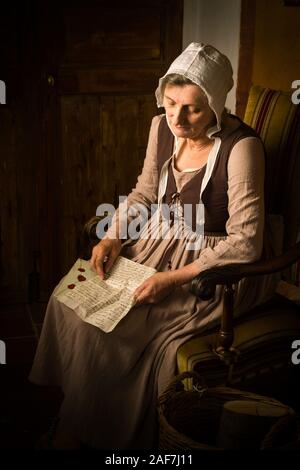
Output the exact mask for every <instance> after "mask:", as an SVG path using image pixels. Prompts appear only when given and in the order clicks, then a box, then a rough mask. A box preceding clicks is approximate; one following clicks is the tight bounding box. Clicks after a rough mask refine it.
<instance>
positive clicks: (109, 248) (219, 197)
mask: <svg viewBox="0 0 300 470" xmlns="http://www.w3.org/2000/svg"><path fill="white" fill-rule="evenodd" d="M232 86H233V80H232V67H231V64H230V62H229V60H228V59H227V57H225V56H224V55H223V54H221V53H220V52H219V51H218V50H216V49H215V48H214V47H212V46H208V45H203V44H198V43H192V44H190V45H189V46H188V47H187V49H185V50H184V51H183V52H182V54H181V55H180V56H179V57H178V58H177V59H176V60H175V61H174V62H173V63H172V65H171V66H170V68H169V70H168V71H167V73H166V74H165V76H164V77H162V78H161V79H160V81H159V86H158V88H157V90H156V97H157V104H158V106H159V107H161V106H163V107H164V108H165V111H166V114H162V115H159V116H156V117H154V118H153V121H152V125H151V129H150V135H149V141H148V147H147V153H146V157H145V161H144V167H143V170H142V173H141V175H140V176H139V177H138V181H137V184H136V187H135V189H133V191H132V192H131V193H130V194H129V196H128V199H127V204H128V206H129V207H131V206H133V205H134V204H137V203H139V204H142V205H143V206H144V207H146V209H147V211H148V212H149V213H150V207H151V204H156V203H158V207H159V208H161V207H162V205H163V204H167V205H168V207H170V209H171V212H170V213H171V214H172V216H173V218H172V220H171V222H170V223H169V224H168V225H167V232H166V231H165V232H164V236H162V234H161V232H160V231H159V229H160V228H161V227H162V226H163V224H164V223H165V218H164V217H162V213H161V210H160V209H159V210H158V211H157V212H156V213H154V214H152V213H151V215H150V216H149V219H148V221H147V223H145V224H144V226H143V228H142V232H141V233H142V234H143V236H140V237H139V238H137V239H135V238H134V237H132V238H130V237H129V238H127V239H126V240H124V239H120V238H118V234H119V233H120V232H119V230H118V229H120V228H121V225H122V224H123V223H127V218H126V216H124V211H123V210H122V207H121V206H120V207H119V210H118V211H117V213H116V215H115V217H114V219H113V224H112V226H111V227H110V228H109V230H108V232H107V233H106V235H105V236H104V238H103V239H102V240H101V241H100V242H99V243H98V244H97V245H96V246H95V247H94V249H93V253H92V257H91V260H90V262H91V265H92V267H93V268H94V269H95V270H96V271H97V272H98V274H99V276H100V277H102V278H103V276H104V261H105V260H107V261H106V265H105V270H106V271H109V270H110V268H111V267H112V266H113V264H114V262H115V260H116V258H117V257H118V255H120V254H121V255H122V256H125V257H127V258H129V259H131V260H133V261H136V262H138V263H141V264H145V265H147V266H151V267H154V268H155V269H156V270H157V271H158V272H157V273H155V274H154V275H152V276H151V277H149V278H148V279H147V280H146V281H144V282H143V283H142V284H141V285H140V286H139V287H138V288H137V290H136V291H135V294H134V295H135V298H136V302H137V303H136V305H135V306H134V307H133V308H131V310H130V311H129V313H128V314H127V315H126V316H125V317H124V318H123V319H122V321H121V322H120V323H119V324H118V325H117V326H116V328H115V329H114V330H113V331H112V332H110V333H104V332H103V331H101V330H100V329H98V328H97V327H95V326H93V325H90V324H88V323H85V322H83V321H82V320H81V319H80V318H79V317H78V316H77V315H76V314H75V313H74V311H73V310H71V309H69V308H68V307H66V306H65V305H63V304H61V303H60V302H59V301H58V300H57V299H56V298H55V297H54V296H53V295H52V296H51V298H50V300H49V304H48V308H47V313H46V317H45V321H44V325H43V330H42V333H41V338H40V342H39V346H38V349H37V353H36V357H35V361H34V364H33V368H32V371H31V375H30V380H32V381H33V382H35V383H38V384H52V385H59V386H60V387H61V388H62V390H63V392H64V400H63V403H62V406H61V409H60V414H59V423H58V426H57V429H56V434H55V437H54V441H53V444H54V447H57V448H59V447H60V448H63V447H64V448H73V447H74V448H75V447H76V446H77V445H79V443H80V442H82V443H85V444H88V445H90V446H91V447H95V448H103V449H108V448H111V449H112V448H115V449H116V448H117V449H130V448H131V449H138V448H144V449H147V448H148V449H149V448H151V447H154V446H155V445H156V438H157V416H156V405H157V397H158V395H159V394H160V393H161V391H162V390H163V389H164V387H165V386H166V385H167V384H168V383H169V381H170V380H171V379H172V376H173V374H174V373H175V368H176V350H177V348H178V346H179V345H180V344H181V343H182V342H184V341H186V340H187V339H189V338H190V337H191V336H192V335H195V334H197V333H200V332H203V331H204V330H205V329H206V328H207V327H208V326H211V325H213V324H215V323H216V322H217V321H218V319H219V318H220V314H221V288H220V289H218V290H217V292H216V295H215V297H214V299H213V300H210V301H202V300H200V299H198V298H196V297H195V296H194V295H192V294H191V293H190V292H189V282H190V281H191V280H192V279H193V278H194V277H195V276H197V275H198V274H199V273H200V272H201V271H202V270H204V269H207V268H209V267H212V266H216V265H221V264H225V263H235V262H245V263H246V262H252V261H255V260H257V259H259V258H260V256H261V253H262V247H263V232H264V197H263V194H264V150H263V146H262V143H261V141H260V139H259V138H258V137H257V135H256V134H255V132H254V131H253V130H252V129H251V128H249V127H248V126H247V125H246V124H244V123H243V122H242V121H241V120H240V119H238V118H237V117H236V116H234V115H231V114H228V113H227V111H226V110H225V108H224V105H225V100H226V95H227V93H228V91H229V90H230V89H231V87H232ZM184 204H190V205H191V206H192V209H193V210H192V217H191V219H192V220H191V222H192V224H191V225H192V228H191V226H188V225H187V224H186V223H185V222H183V223H181V224H178V223H174V220H175V219H176V221H177V222H178V221H181V222H182V220H183V215H184V214H183V207H184ZM197 208H198V209H199V208H200V210H198V209H197ZM201 208H202V209H201ZM157 214H159V216H158V217H157ZM195 227H200V228H202V229H203V230H204V232H203V233H202V234H201V230H200V231H199V230H195ZM179 228H180V235H179V236H178V233H179V232H178V230H179ZM164 230H165V228H164ZM166 235H167V236H166ZM199 240H200V242H199ZM244 293H245V286H244V285H243V283H240V285H239V289H238V290H237V296H236V304H237V306H238V307H239V311H242V310H243V309H246V308H249V307H250V306H253V305H254V304H255V303H257V302H259V300H260V293H259V290H258V287H257V288H253V289H252V290H251V292H250V294H249V291H248V294H247V296H245V295H244Z"/></svg>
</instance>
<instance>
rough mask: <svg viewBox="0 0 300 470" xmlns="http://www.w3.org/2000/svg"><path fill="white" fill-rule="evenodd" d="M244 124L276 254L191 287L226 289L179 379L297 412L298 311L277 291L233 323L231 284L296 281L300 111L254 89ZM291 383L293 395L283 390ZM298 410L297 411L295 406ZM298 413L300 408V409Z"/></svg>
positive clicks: (182, 362) (85, 243)
mask: <svg viewBox="0 0 300 470" xmlns="http://www.w3.org/2000/svg"><path fill="white" fill-rule="evenodd" d="M244 120H245V122H246V123H248V124H249V125H250V126H252V127H253V128H254V129H255V130H256V131H257V132H258V134H259V135H260V136H261V138H262V140H263V142H264V145H265V148H266V153H267V165H266V166H267V171H266V173H267V175H268V177H267V182H266V187H267V212H268V213H269V214H272V215H273V217H274V216H275V218H277V219H278V220H282V221H283V225H282V227H283V230H279V229H277V230H275V232H274V235H275V238H277V242H276V243H275V245H277V252H278V256H275V257H274V258H273V259H268V260H266V261H260V262H256V263H253V264H235V265H233V264H231V265H227V266H222V267H218V268H214V269H210V270H207V271H205V272H203V273H201V275H199V276H198V277H197V278H195V279H194V280H193V282H192V283H191V292H192V293H194V294H195V295H197V296H199V297H200V298H201V299H209V298H211V297H212V296H213V295H214V292H215V288H216V285H223V286H224V311H223V315H222V318H221V327H220V328H214V329H212V330H211V331H207V332H206V333H205V334H202V335H199V336H195V337H193V338H192V339H191V340H189V341H187V342H186V343H185V344H183V345H182V346H181V347H180V348H179V349H178V351H177V369H178V373H181V372H184V371H190V370H194V371H196V372H199V373H200V374H201V375H204V376H205V379H206V383H207V384H208V385H218V384H222V383H226V384H230V385H231V386H235V387H237V388H240V389H245V390H249V391H254V392H256V393H262V394H266V395H269V396H273V397H275V398H278V399H280V400H282V401H285V402H287V403H288V404H290V406H292V407H296V408H297V403H298V402H297V400H298V394H299V386H298V387H297V378H299V376H300V365H299V366H298V369H297V366H295V365H293V364H292V362H291V356H292V353H293V350H292V347H291V345H292V342H293V341H294V340H296V339H300V309H299V306H297V305H296V304H295V303H293V302H291V301H290V300H288V299H286V298H284V297H283V296H281V295H279V294H278V293H276V294H275V295H274V296H273V298H270V299H269V300H268V301H267V302H265V303H264V304H262V305H259V306H257V307H256V308H254V309H252V310H251V311H249V312H246V313H245V314H244V315H242V316H241V317H238V318H235V315H234V314H235V312H234V311H233V305H234V286H235V285H236V283H237V282H238V281H240V280H241V279H243V278H247V277H251V276H257V275H267V274H270V273H275V272H280V273H283V276H284V277H285V278H286V279H288V280H290V279H291V269H288V270H287V268H290V267H291V266H293V265H294V263H295V262H296V261H297V260H299V259H300V242H298V243H296V239H297V235H298V230H299V222H300V211H299V209H298V207H297V206H298V201H299V200H300V178H299V176H300V106H298V107H297V106H295V105H293V103H292V101H291V95H290V94H289V93H285V92H281V91H274V90H268V89H264V88H261V87H258V86H253V87H252V88H251V90H250V94H249V99H248V104H247V109H246V113H245V117H244ZM98 221H99V217H93V218H92V219H91V220H89V221H88V223H87V224H86V226H85V228H84V232H83V239H82V243H81V246H82V247H83V251H82V253H81V256H82V257H83V258H85V259H88V258H89V257H90V254H91V249H92V247H93V245H94V244H95V243H97V242H98V241H99V240H98V239H97V236H96V232H95V230H96V225H97V222H98ZM296 372H298V373H296ZM287 385H289V387H290V388H289V390H286V387H287ZM295 405H296V406H295ZM298 407H299V405H298Z"/></svg>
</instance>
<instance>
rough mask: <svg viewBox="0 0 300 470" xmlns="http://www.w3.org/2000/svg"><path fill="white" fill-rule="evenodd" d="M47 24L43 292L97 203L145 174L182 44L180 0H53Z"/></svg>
mask: <svg viewBox="0 0 300 470" xmlns="http://www.w3.org/2000/svg"><path fill="white" fill-rule="evenodd" d="M39 14H40V16H41V18H42V21H41V24H42V25H43V34H42V38H43V39H42V44H43V45H44V46H43V49H44V50H45V55H44V56H43V59H42V60H43V67H42V77H43V83H44V85H43V87H44V91H43V99H44V102H43V106H42V108H43V113H42V123H43V126H44V127H43V130H42V134H43V141H42V151H41V159H40V171H39V174H40V175H41V179H40V181H41V184H40V188H39V197H38V204H39V208H38V213H39V214H40V219H39V229H40V236H39V240H40V252H41V259H40V270H41V274H42V285H43V288H44V290H47V289H48V290H49V289H50V290H51V289H52V287H53V285H54V284H55V283H56V282H57V281H58V280H59V279H60V277H61V276H62V275H63V274H65V273H66V272H67V271H68V270H69V269H70V267H71V265H72V264H73V263H74V261H75V260H76V258H77V256H78V244H79V239H80V233H81V230H82V227H83V225H84V223H85V222H86V221H87V220H88V219H89V218H90V217H91V216H93V215H95V213H96V209H97V206H98V205H99V204H100V203H102V202H106V203H112V204H114V206H115V207H116V206H117V203H118V197H119V195H125V194H128V193H129V192H130V191H131V189H132V188H133V187H134V185H135V182H136V178H137V175H138V174H139V172H140V170H141V168H142V164H143V159H144V156H145V149H146V145H147V138H148V131H149V126H150V123H151V119H152V117H153V116H154V115H155V114H157V113H158V112H159V111H158V110H157V108H156V102H155V97H154V91H155V88H156V86H157V82H158V78H159V77H160V76H161V75H163V74H164V73H165V71H166V69H167V68H168V66H169V64H170V63H171V61H172V60H173V59H174V58H175V57H176V55H178V53H179V52H180V51H181V44H182V1H181V0H175V1H165V0H160V1H159V0H157V1H153V0H149V1H148V0H146V1H137V0H136V1H134V0H131V1H126V2H124V1H115V0H113V1H110V2H107V1H88V2H87V1H84V0H82V1H76V2H74V1H73V2H67V1H63V2H60V3H59V4H57V5H56V6H55V8H53V4H52V2H49V3H47V5H46V7H43V9H42V10H41V11H40V13H39Z"/></svg>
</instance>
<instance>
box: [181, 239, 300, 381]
mask: <svg viewBox="0 0 300 470" xmlns="http://www.w3.org/2000/svg"><path fill="white" fill-rule="evenodd" d="M299 259H300V242H298V243H297V244H296V245H294V246H293V247H292V248H290V249H289V250H287V251H286V252H285V253H284V254H282V255H279V256H276V257H274V258H272V259H269V260H265V261H258V262H255V263H249V264H243V263H239V264H228V265H225V266H217V267H214V268H211V269H206V270H205V271H203V272H202V273H201V274H199V275H198V276H197V277H195V278H194V279H193V280H192V282H191V286H190V292H191V293H192V294H194V295H196V296H197V297H200V298H201V299H202V300H209V299H211V298H213V296H214V294H215V289H216V286H217V285H224V286H225V288H224V298H223V302H224V305H223V313H222V317H221V325H220V330H219V333H218V345H217V347H216V349H215V353H216V354H217V355H218V356H219V357H220V359H221V360H222V361H224V362H225V363H226V364H228V365H229V366H230V365H232V364H233V363H234V362H235V361H236V359H237V351H235V349H234V348H232V343H233V339H234V329H233V299H234V287H233V286H234V284H236V283H238V282H239V281H240V280H241V279H243V278H247V277H251V276H259V275H265V274H272V273H276V272H279V271H282V270H284V269H285V268H287V267H288V266H291V265H292V264H294V263H295V262H296V261H297V260H299ZM229 370H231V369H229ZM230 373H231V372H229V376H230ZM229 380H230V379H229Z"/></svg>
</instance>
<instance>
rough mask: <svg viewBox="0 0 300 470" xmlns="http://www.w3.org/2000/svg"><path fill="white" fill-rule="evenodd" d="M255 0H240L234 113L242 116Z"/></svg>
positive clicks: (248, 79) (248, 84) (250, 63)
mask: <svg viewBox="0 0 300 470" xmlns="http://www.w3.org/2000/svg"><path fill="white" fill-rule="evenodd" d="M255 11H256V0H242V5H241V30H240V49H239V65H238V74H237V88H236V114H237V116H239V117H240V118H241V119H243V118H244V114H245V110H246V105H247V100H248V95H249V90H250V87H251V84H252V68H253V54H254V39H255V16H256V14H255Z"/></svg>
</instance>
